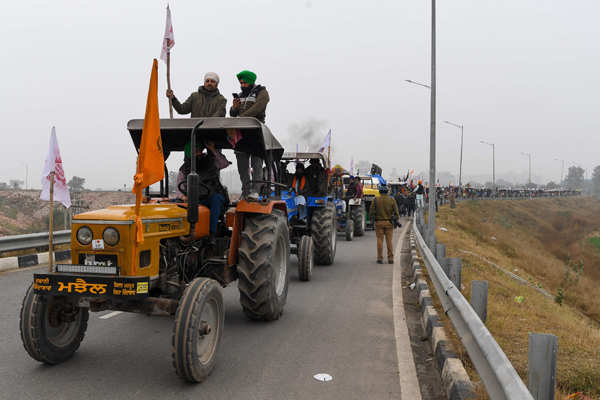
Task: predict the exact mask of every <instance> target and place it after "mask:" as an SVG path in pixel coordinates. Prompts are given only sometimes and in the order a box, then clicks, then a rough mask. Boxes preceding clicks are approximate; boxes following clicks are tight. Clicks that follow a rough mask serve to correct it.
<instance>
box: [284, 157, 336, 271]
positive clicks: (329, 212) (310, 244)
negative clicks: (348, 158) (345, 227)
mask: <svg viewBox="0 0 600 400" xmlns="http://www.w3.org/2000/svg"><path fill="white" fill-rule="evenodd" d="M281 163H282V166H281V171H282V173H283V174H284V175H286V177H285V178H284V180H285V181H286V182H288V185H289V190H286V191H282V194H281V199H282V200H285V202H286V204H287V209H288V226H289V230H290V242H291V245H292V246H291V252H292V253H293V254H294V253H295V254H296V255H297V256H298V275H299V277H300V280H302V281H308V280H310V279H311V276H312V269H313V265H314V264H315V263H316V264H319V265H331V264H333V261H334V259H335V252H336V247H337V218H336V206H337V204H338V203H339V201H337V200H334V198H333V196H332V195H331V194H330V190H329V184H328V178H327V172H326V168H327V161H326V158H325V156H324V155H323V154H322V153H318V152H316V153H298V152H296V153H284V154H283V156H282V158H281ZM289 164H294V165H295V170H294V171H293V173H292V172H288V166H289ZM307 164H308V165H307Z"/></svg>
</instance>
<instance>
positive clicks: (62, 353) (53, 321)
mask: <svg viewBox="0 0 600 400" xmlns="http://www.w3.org/2000/svg"><path fill="white" fill-rule="evenodd" d="M88 318H89V313H88V309H87V308H79V307H77V306H76V305H75V304H74V303H73V302H71V301H69V299H67V298H66V297H51V296H48V297H44V296H41V295H38V294H36V293H35V292H34V291H33V287H32V286H30V287H29V289H27V293H26V294H25V298H24V299H23V305H22V307H21V321H20V330H21V339H22V341H23V346H24V347H25V350H27V353H29V355H30V356H31V358H33V359H34V360H37V361H40V362H43V363H45V364H51V365H54V364H60V363H61V362H63V361H66V360H68V359H69V358H71V357H72V356H73V354H74V353H75V352H76V351H77V349H78V348H79V345H80V344H81V341H82V340H83V337H84V335H85V330H86V329H87V322H88Z"/></svg>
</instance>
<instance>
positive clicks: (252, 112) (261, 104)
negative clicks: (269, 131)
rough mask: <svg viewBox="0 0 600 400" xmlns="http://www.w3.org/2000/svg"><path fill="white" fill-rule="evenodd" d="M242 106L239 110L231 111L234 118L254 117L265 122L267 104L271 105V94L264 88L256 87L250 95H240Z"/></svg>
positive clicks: (230, 113)
mask: <svg viewBox="0 0 600 400" xmlns="http://www.w3.org/2000/svg"><path fill="white" fill-rule="evenodd" d="M239 96H240V101H241V102H242V104H240V106H239V107H238V108H233V106H232V107H231V108H230V109H229V115H231V116H232V117H254V118H256V119H257V120H259V121H260V122H262V123H264V122H265V117H266V111H267V104H268V103H269V92H267V88H265V87H264V86H260V85H256V86H254V87H253V88H252V90H250V93H248V95H244V93H243V92H240V93H239Z"/></svg>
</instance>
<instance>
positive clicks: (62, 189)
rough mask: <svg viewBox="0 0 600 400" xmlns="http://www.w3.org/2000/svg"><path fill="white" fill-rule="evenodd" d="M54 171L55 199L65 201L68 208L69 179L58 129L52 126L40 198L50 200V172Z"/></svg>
mask: <svg viewBox="0 0 600 400" xmlns="http://www.w3.org/2000/svg"><path fill="white" fill-rule="evenodd" d="M51 172H54V200H55V201H59V202H61V203H63V205H64V206H65V207H67V208H69V207H71V195H70V194H69V188H68V187H67V179H66V178H65V171H64V170H63V166H62V159H61V158H60V150H59V149H58V140H57V139H56V129H55V128H54V127H52V133H51V134H50V147H49V148H48V156H47V157H46V163H45V164H44V170H43V171H42V194H40V199H42V200H50V173H51Z"/></svg>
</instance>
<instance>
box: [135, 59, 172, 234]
mask: <svg viewBox="0 0 600 400" xmlns="http://www.w3.org/2000/svg"><path fill="white" fill-rule="evenodd" d="M164 177H165V159H164V155H163V147H162V139H161V137H160V119H159V118H158V62H157V61H156V59H154V61H153V63H152V74H151V75H150V87H149V88H148V100H147V102H146V115H145V116H144V126H143V128H142V139H141V142H140V151H139V153H138V159H137V170H136V173H135V176H134V177H133V182H134V183H133V190H132V192H133V193H135V211H136V212H135V213H136V225H137V236H136V237H137V241H138V243H141V242H143V241H144V233H143V226H142V220H141V218H140V215H139V209H140V203H141V200H142V190H143V189H144V188H146V187H148V186H150V185H152V184H153V183H155V182H158V181H160V180H162V179H163V178H164Z"/></svg>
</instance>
